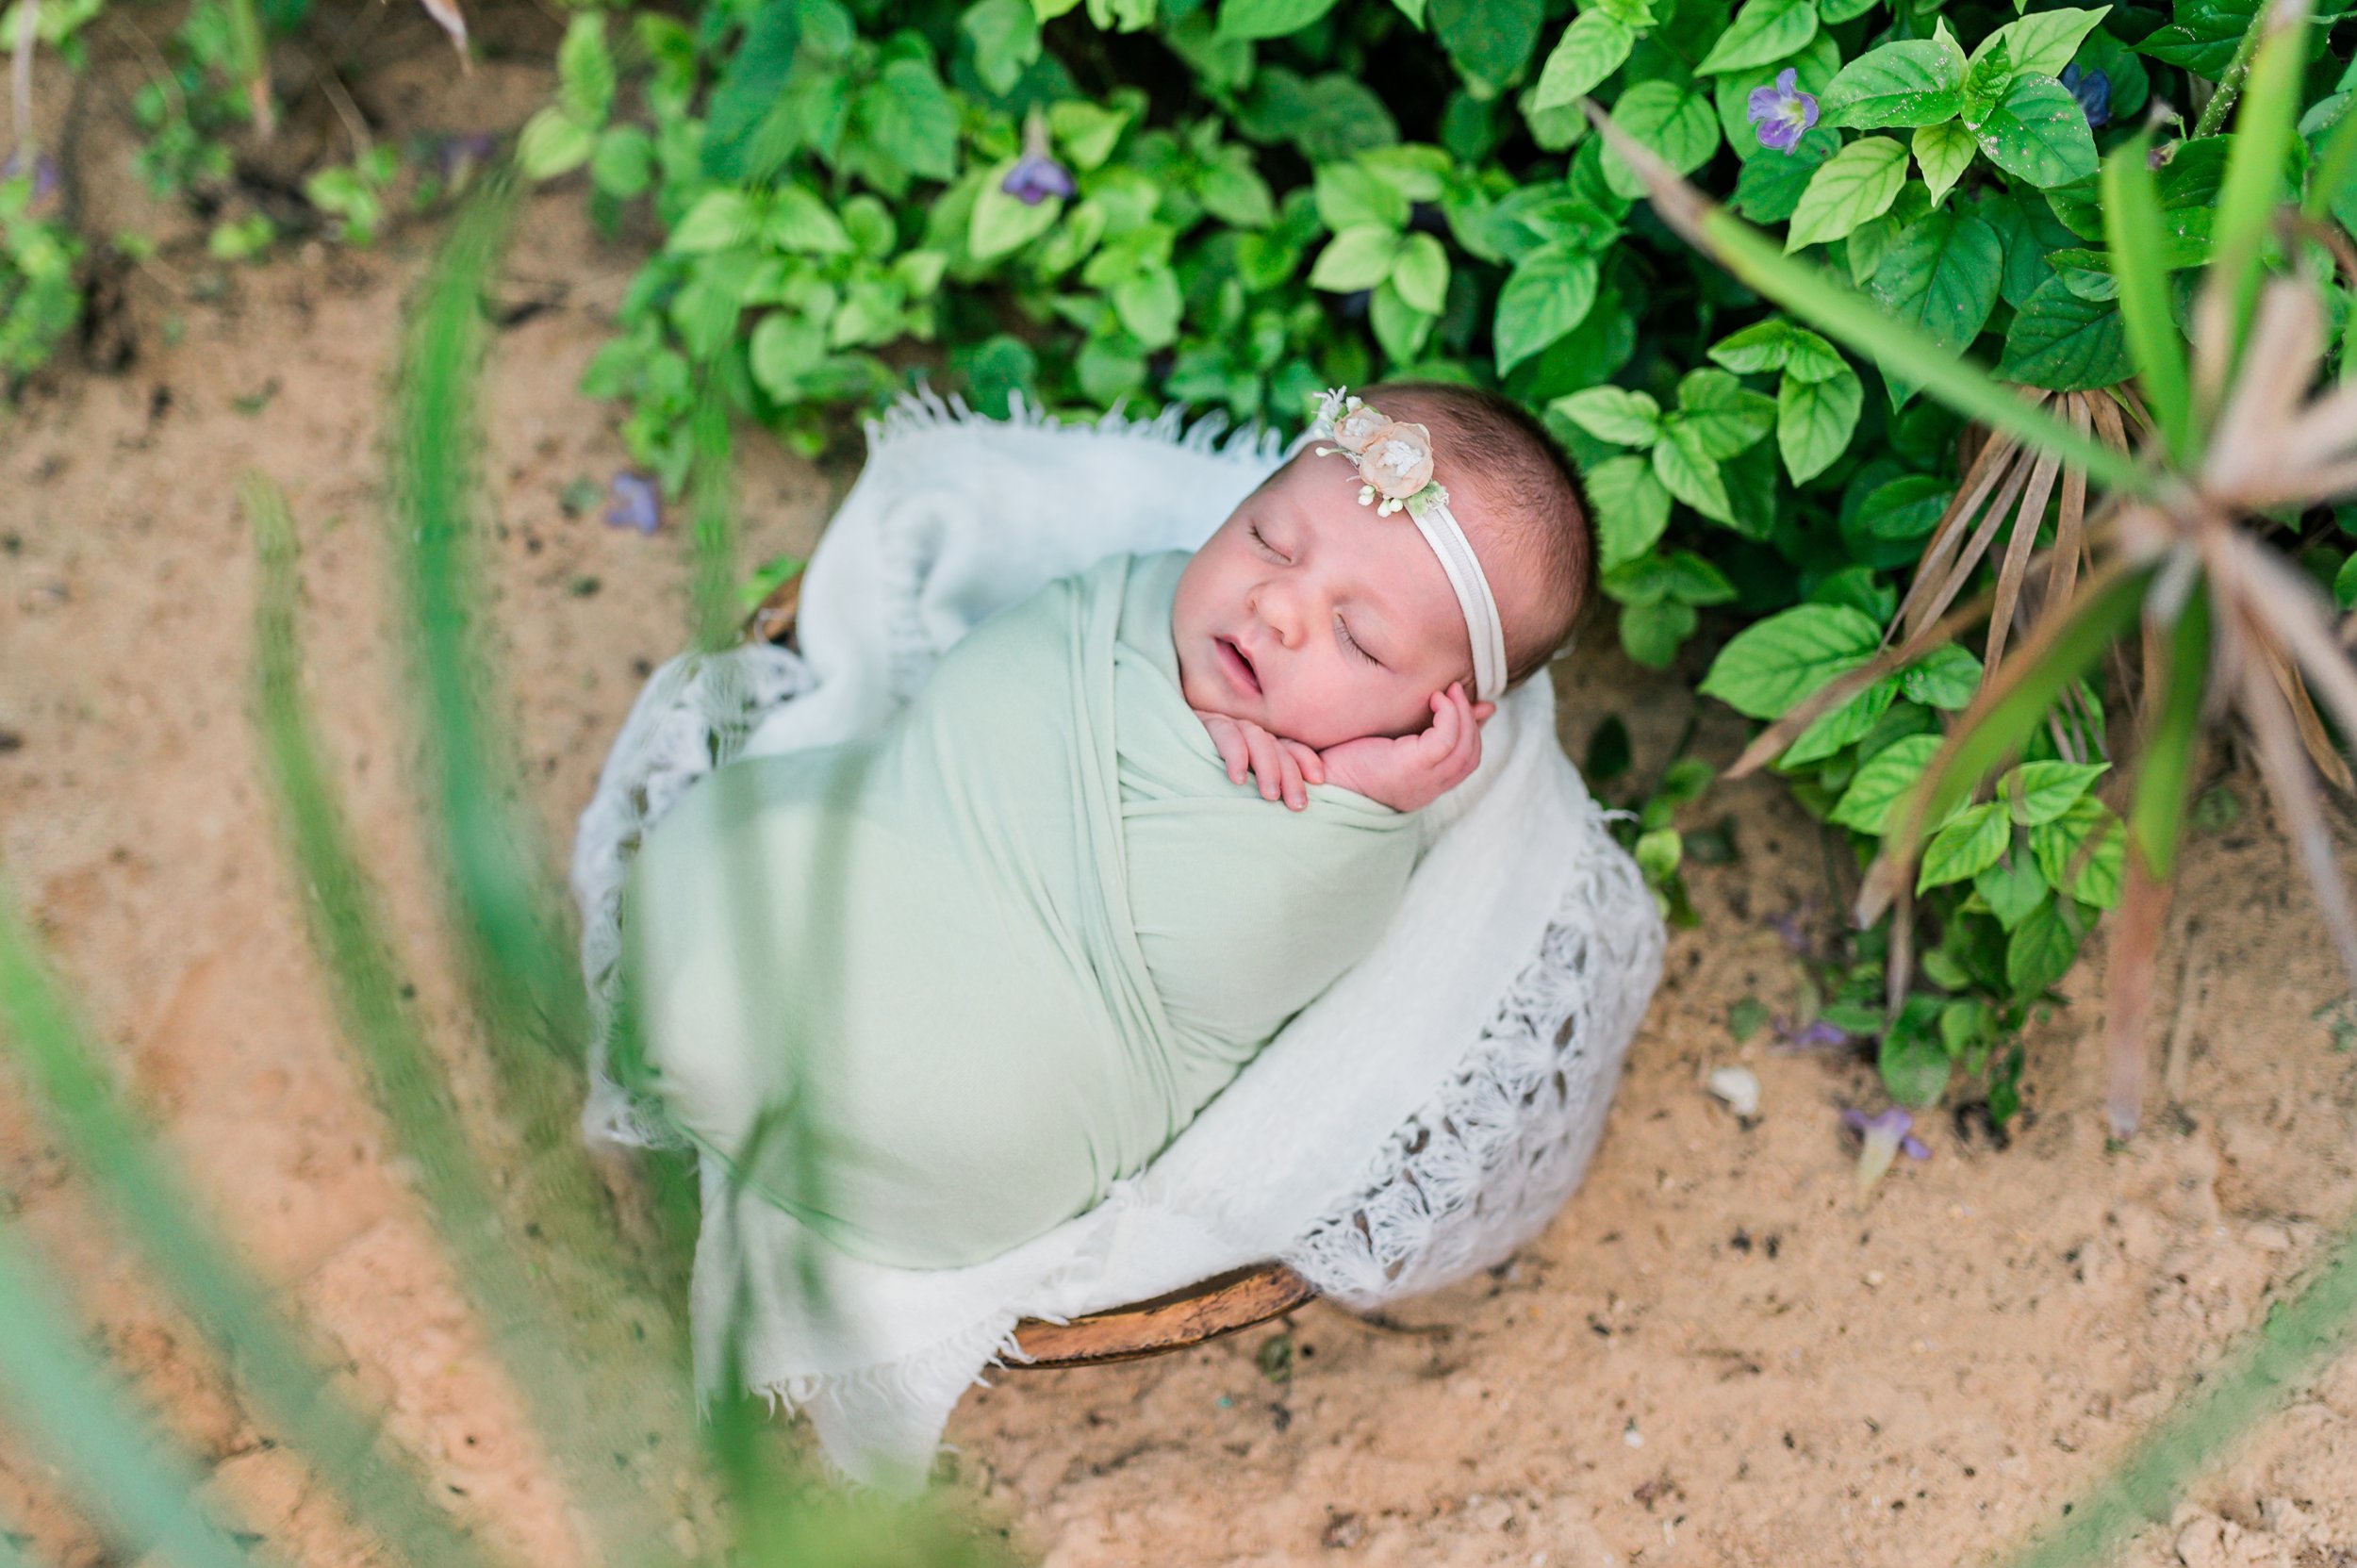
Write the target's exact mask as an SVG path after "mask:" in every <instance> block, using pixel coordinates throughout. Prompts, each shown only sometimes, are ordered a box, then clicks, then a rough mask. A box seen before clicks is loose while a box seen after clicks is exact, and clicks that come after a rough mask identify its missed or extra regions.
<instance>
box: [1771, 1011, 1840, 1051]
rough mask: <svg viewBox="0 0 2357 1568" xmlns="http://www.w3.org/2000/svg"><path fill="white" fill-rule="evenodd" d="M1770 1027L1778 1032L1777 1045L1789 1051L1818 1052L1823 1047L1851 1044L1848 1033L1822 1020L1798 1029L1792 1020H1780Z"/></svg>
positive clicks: (1813, 1021) (1815, 1020)
mask: <svg viewBox="0 0 2357 1568" xmlns="http://www.w3.org/2000/svg"><path fill="white" fill-rule="evenodd" d="M1769 1027H1770V1028H1772V1029H1773V1030H1774V1031H1775V1032H1776V1042H1777V1044H1779V1045H1781V1046H1782V1047H1783V1048H1785V1049H1787V1050H1817V1049H1820V1048H1823V1047H1828V1046H1846V1045H1848V1044H1849V1043H1850V1036H1849V1034H1848V1033H1847V1032H1844V1031H1842V1030H1839V1029H1836V1028H1835V1027H1834V1026H1833V1025H1831V1024H1829V1023H1827V1022H1825V1020H1824V1019H1822V1018H1818V1019H1814V1020H1812V1021H1811V1022H1809V1023H1805V1024H1803V1025H1801V1026H1800V1027H1799V1028H1798V1029H1795V1028H1794V1027H1793V1026H1792V1020H1791V1019H1789V1018H1778V1019H1776V1020H1775V1021H1774V1022H1773V1023H1772V1024H1771V1025H1770V1026H1769Z"/></svg>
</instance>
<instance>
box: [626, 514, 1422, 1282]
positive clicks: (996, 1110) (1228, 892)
mask: <svg viewBox="0 0 2357 1568" xmlns="http://www.w3.org/2000/svg"><path fill="white" fill-rule="evenodd" d="M1187 559H1188V557H1187V554H1186V553H1184V552H1172V553H1165V554H1159V555H1146V556H1113V557H1112V558H1110V559H1107V560H1105V561H1102V562H1099V563H1098V564H1097V565H1096V566H1095V567H1092V568H1090V569H1088V570H1086V571H1085V572H1082V573H1080V575H1078V576H1075V577H1068V578H1063V579H1060V580H1058V581H1056V582H1053V583H1050V584H1049V585H1047V587H1045V588H1043V589H1042V590H1041V591H1040V592H1039V593H1037V594H1035V595H1034V596H1032V597H1031V598H1030V599H1029V600H1026V601H1024V602H1022V603H1020V604H1018V605H1015V606H1014V607H1013V608H1011V609H1009V610H1006V611H1004V612H1002V613H1001V614H999V615H997V616H996V617H994V618H992V619H989V620H987V621H985V622H984V623H983V624H982V625H981V626H979V627H977V628H976V629H975V630H974V631H973V632H972V633H970V634H969V635H966V636H965V637H964V640H962V641H960V642H959V643H958V644H957V645H956V646H955V647H954V648H952V649H950V651H949V652H948V653H947V654H946V655H945V656H944V657H943V659H942V661H941V663H940V664H939V665H938V666H937V667H936V668H935V669H934V671H933V672H932V674H931V677H930V678H929V680H928V681H927V683H926V685H924V687H923V688H922V689H921V690H920V691H919V692H918V694H917V696H916V697H915V700H914V701H912V702H911V703H910V704H909V705H908V706H907V707H905V708H904V709H902V710H901V711H900V712H899V713H898V715H897V716H896V717H895V718H894V719H893V720H892V722H891V723H890V724H889V725H887V726H886V727H885V728H884V729H883V730H882V731H881V732H879V733H877V734H873V735H870V736H867V737H865V738H863V739H860V740H856V741H852V742H849V743H846V744H844V745H839V746H831V747H824V748H818V749H814V750H809V751H797V752H789V753H786V754H784V755H779V756H763V757H754V758H749V759H745V760H741V761H738V762H734V763H731V764H729V765H728V766H726V767H721V768H719V769H718V770H717V771H716V772H715V773H713V774H712V775H711V777H709V778H708V779H706V780H705V781H704V782H703V783H702V784H699V785H698V786H697V787H696V788H695V789H693V790H692V791H690V792H689V794H688V795H687V796H686V797H685V798H684V799H683V800H682V801H680V803H679V804H678V806H677V807H675V808H674V809H673V810H672V811H671V813H670V814H669V815H668V817H665V818H664V819H663V821H662V822H661V824H660V825H659V826H658V827H657V828H656V829H655V831H654V832H652V833H651V834H650V835H649V836H648V839H647V841H646V844H645V846H644V847H643V849H642V850H640V853H639V856H638V860H637V864H636V865H635V867H634V868H633V870H632V872H631V880H630V883H629V888H628V891H627V893H626V895H625V909H626V915H625V920H624V931H625V934H626V942H627V949H626V957H625V989H626V991H627V993H628V995H629V997H630V999H631V1002H630V1004H631V1006H632V1008H633V1009H634V1011H635V1014H636V1015H637V1019H638V1024H639V1028H640V1030H641V1032H642V1039H643V1046H644V1049H645V1052H646V1056H647V1062H646V1067H647V1069H648V1070H649V1071H650V1072H651V1085H650V1086H651V1088H652V1089H653V1090H654V1091H655V1092H656V1093H657V1095H658V1096H659V1097H660V1098H662V1100H663V1102H664V1104H665V1106H666V1108H667V1110H668V1113H669V1114H670V1115H671V1116H672V1117H673V1119H674V1120H676V1121H677V1122H678V1123H679V1124H680V1125H681V1127H682V1128H683V1129H684V1130H685V1131H688V1132H689V1133H691V1134H693V1135H694V1136H695V1137H697V1138H698V1139H699V1140H700V1141H701V1143H702V1144H703V1145H704V1146H705V1147H707V1148H710V1149H712V1150H715V1151H716V1152H717V1153H719V1154H721V1155H722V1156H724V1157H726V1158H728V1159H729V1160H730V1161H731V1162H732V1163H733V1164H734V1165H735V1166H736V1168H737V1169H738V1170H739V1171H740V1173H741V1175H742V1176H743V1177H744V1179H745V1180H746V1182H747V1185H748V1186H749V1188H750V1189H751V1190H752V1192H753V1193H757V1194H758V1195H759V1196H760V1197H766V1198H767V1199H768V1200H769V1201H772V1202H775V1203H777V1204H779V1205H780V1206H781V1207H783V1209H785V1210H786V1211H787V1212H788V1213H792V1214H794V1215H795V1216H796V1217H797V1218H799V1219H800V1220H801V1221H803V1222H804V1223H806V1224H808V1225H810V1226H811V1227H813V1228H814V1229H815V1230H817V1231H819V1232H820V1233H821V1234H823V1235H825V1236H826V1237H828V1238H829V1239H830V1240H831V1241H832V1242H834V1243H835V1244H836V1245H838V1246H841V1247H843V1248H844V1250H846V1251H848V1252H850V1253H853V1254H855V1255H857V1256H860V1257H864V1258H867V1259H871V1260H873V1261H875V1262H878V1263H892V1264H898V1265H902V1266H907V1267H918V1268H939V1267H952V1266H958V1265H963V1264H967V1263H979V1262H981V1261H983V1260H985V1259H988V1258H992V1257H996V1256H997V1255H998V1254H1000V1253H1002V1252H1005V1251H1006V1250H1008V1249H1009V1248H1010V1247H1012V1246H1015V1245H1017V1244H1019V1243H1021V1242H1024V1241H1027V1240H1030V1238H1031V1237H1034V1236H1037V1235H1039V1234H1041V1233H1043V1232H1044V1231H1047V1230H1050V1229H1052V1228H1053V1227H1054V1226H1056V1225H1058V1224H1059V1223H1061V1222H1063V1220H1066V1219H1068V1218H1070V1217H1072V1216H1073V1215H1075V1214H1078V1213H1081V1212H1083V1211H1085V1210H1086V1209H1088V1208H1090V1207H1091V1206H1093V1205H1094V1204H1096V1202H1097V1201H1098V1200H1099V1199H1101V1198H1102V1197H1104V1196H1105V1194H1106V1192H1107V1190H1108V1189H1109V1188H1110V1187H1111V1185H1112V1184H1113V1182H1114V1181H1115V1180H1119V1179H1121V1178H1123V1177H1125V1176H1129V1175H1131V1174H1133V1173H1135V1172H1137V1171H1138V1170H1140V1169H1142V1168H1144V1167H1145V1165H1146V1164H1147V1162H1148V1161H1150V1160H1151V1159H1152V1158H1153V1157H1154V1156H1155V1155H1156V1154H1157V1153H1158V1152H1160V1151H1161V1149H1162V1147H1163V1146H1164V1145H1166V1144H1168V1143H1169V1142H1170V1140H1171V1139H1172V1138H1173V1137H1175V1136H1176V1135H1177V1134H1178V1131H1180V1130H1181V1129H1182V1128H1184V1127H1185V1126H1186V1125H1187V1123H1188V1122H1189V1121H1190V1120H1192V1119H1193V1118H1194V1116H1195V1114H1196V1113H1197V1112H1198V1111H1199V1110H1201V1109H1202V1107H1203V1106H1204V1105H1205V1104H1206V1103H1207V1102H1208V1101H1209V1100H1210V1099H1211V1097H1212V1096H1213V1095H1215V1094H1217V1093H1218V1092H1219V1091H1220V1089H1221V1088H1222V1087H1224V1086H1225V1085H1226V1084H1227V1083H1228V1081H1229V1080H1230V1079H1232V1078H1233V1077H1234V1076H1235V1074H1236V1073H1237V1071H1238V1070H1239V1069H1240V1068H1242V1067H1243V1066H1244V1064H1245V1063H1247V1062H1249V1061H1250V1060H1251V1059H1252V1057H1253V1056H1254V1054H1255V1053H1257V1052H1258V1051H1259V1050H1260V1048H1261V1047H1262V1046H1264V1045H1265V1044H1267V1042H1268V1041H1269V1039H1270V1038H1271V1037H1272V1036H1273V1035H1275V1034H1276V1033H1277V1031H1278V1030H1279V1029H1280V1028H1281V1027H1282V1026H1283V1025H1284V1023H1285V1022H1286V1020H1287V1019H1289V1018H1290V1017H1292V1016H1293V1015H1294V1014H1295V1013H1296V1012H1298V1011H1300V1009H1301V1008H1302V1007H1304V1006H1306V1005H1307V1004H1308V1003H1309V1002H1310V1000H1311V999H1314V998H1315V997H1316V996H1317V995H1318V993H1320V992H1321V991H1323V990H1325V989H1326V987H1327V985H1329V984H1331V983H1332V982H1334V981H1335V980H1336V979H1337V978H1338V977H1340V976H1341V975H1342V973H1343V971H1344V970H1346V969H1347V968H1349V967H1350V966H1351V965H1353V964H1354V963H1356V962H1357V961H1358V960H1359V959H1360V957H1361V956H1363V955H1364V954H1365V953H1366V952H1367V951H1368V950H1369V949H1371V948H1372V947H1373V946H1374V944H1375V941H1376V937H1377V935H1378V934H1379V933H1381V932H1382V930H1383V927H1384V925H1385V924H1386V922H1387V921H1388V920H1389V919H1390V918H1391V916H1392V913H1393V909H1394V907H1395V906H1396V904H1397V903H1398V900H1399V899H1400V896H1401V893H1402V891H1403V890H1404V888H1405V887H1406V885H1407V882H1408V875H1409V870H1410V869H1411V868H1412V867H1413V865H1414V862H1415V859H1416V854H1417V850H1418V833H1417V823H1416V818H1415V817H1413V816H1411V815H1408V814H1403V813H1400V812H1396V811H1393V809H1391V808H1390V807H1388V806H1383V805H1379V804H1377V803H1376V802H1375V801H1369V800H1367V799H1366V798H1365V797H1363V796H1360V795H1358V794H1355V793H1352V792H1351V791H1348V790H1343V789H1340V788H1335V787H1331V786H1327V785H1313V786H1311V787H1310V791H1309V795H1310V806H1309V809H1308V810H1306V811H1302V812H1293V811H1288V810H1287V809H1285V808H1284V807H1283V806H1282V805H1279V804H1275V803H1272V802H1270V801H1264V800H1262V799H1261V796H1260V793H1259V790H1258V788H1257V786H1256V785H1254V784H1250V783H1246V784H1230V783H1229V782H1228V775H1227V772H1226V769H1225V767H1224V766H1223V765H1222V763H1221V761H1220V758H1219V753H1218V751H1217V750H1216V749H1215V748H1214V747H1213V746H1212V744H1211V737H1210V735H1209V734H1207V733H1206V732H1205V730H1204V728H1203V725H1202V722H1201V720H1199V719H1198V718H1195V714H1194V713H1193V711H1192V710H1191V709H1190V708H1189V707H1188V705H1187V702H1186V700H1185V698H1184V697H1183V696H1182V695H1181V692H1180V687H1179V677H1178V655H1177V652H1176V650H1175V649H1174V647H1173V645H1172V641H1171V630H1170V612H1171V601H1172V597H1173V595H1174V593H1175V592H1176V590H1177V586H1178V576H1179V574H1180V572H1181V571H1183V570H1184V569H1185V567H1186V563H1187ZM781 1112H783V1114H780V1113H781ZM749 1146H750V1150H749ZM749 1152H750V1157H748V1156H749ZM749 1196H750V1195H749Z"/></svg>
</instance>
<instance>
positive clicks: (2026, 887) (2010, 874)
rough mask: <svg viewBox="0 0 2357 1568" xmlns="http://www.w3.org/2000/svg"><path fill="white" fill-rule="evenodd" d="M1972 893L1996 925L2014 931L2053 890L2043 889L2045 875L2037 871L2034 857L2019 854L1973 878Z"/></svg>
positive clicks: (2009, 856) (2010, 855)
mask: <svg viewBox="0 0 2357 1568" xmlns="http://www.w3.org/2000/svg"><path fill="white" fill-rule="evenodd" d="M1972 891H1973V892H1975V893H1977V894H1979V895H1980V898H1981V902H1983V903H1985V904H1986V905H1988V912H1989V913H1990V914H1991V915H1993V916H1996V917H1997V923H1998V925H2000V926H2001V927H2003V929H2005V930H2006V931H2013V930H2015V929H2017V928H2019V926H2020V924H2021V922H2022V921H2024V920H2026V919H2028V918H2029V916H2030V914H2031V912H2032V911H2033V910H2035V909H2036V908H2037V906H2038V905H2039V904H2041V903H2043V902H2045V900H2046V895H2047V894H2048V893H2050V892H2052V888H2049V887H2048V886H2047V885H2046V874H2045V873H2044V872H2043V871H2040V870H2039V869H2038V868H2037V857H2036V855H2033V854H2030V853H2029V852H2028V851H2026V850H2015V851H2014V852H2012V853H2010V854H2008V855H2006V856H2005V857H2004V858H2003V859H2002V860H2000V861H1998V863H1997V864H1996V865H1994V866H1992V867H1989V868H1988V869H1987V870H1986V871H1983V872H1982V873H1981V874H1980V875H1979V876H1977V877H1974V878H1973V879H1972Z"/></svg>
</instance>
